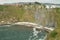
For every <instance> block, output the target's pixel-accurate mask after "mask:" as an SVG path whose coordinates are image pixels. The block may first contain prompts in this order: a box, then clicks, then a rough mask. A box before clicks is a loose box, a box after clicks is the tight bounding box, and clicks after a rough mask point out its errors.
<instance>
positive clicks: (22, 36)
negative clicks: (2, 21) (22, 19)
mask: <svg viewBox="0 0 60 40" xmlns="http://www.w3.org/2000/svg"><path fill="white" fill-rule="evenodd" d="M34 32H35V31H33V28H29V27H27V26H24V25H12V26H6V25H2V26H0V40H44V37H45V35H46V32H45V31H44V30H41V32H38V33H35V34H37V35H35V34H34Z"/></svg>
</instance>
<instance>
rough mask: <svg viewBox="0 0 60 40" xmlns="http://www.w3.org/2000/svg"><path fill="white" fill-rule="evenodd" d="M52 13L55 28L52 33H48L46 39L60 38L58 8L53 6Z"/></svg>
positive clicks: (59, 11) (59, 12) (59, 10)
mask: <svg viewBox="0 0 60 40" xmlns="http://www.w3.org/2000/svg"><path fill="white" fill-rule="evenodd" d="M53 13H54V16H55V21H56V25H55V26H56V28H55V30H54V31H52V33H51V34H50V35H49V37H48V38H47V40H60V8H54V9H53Z"/></svg>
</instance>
